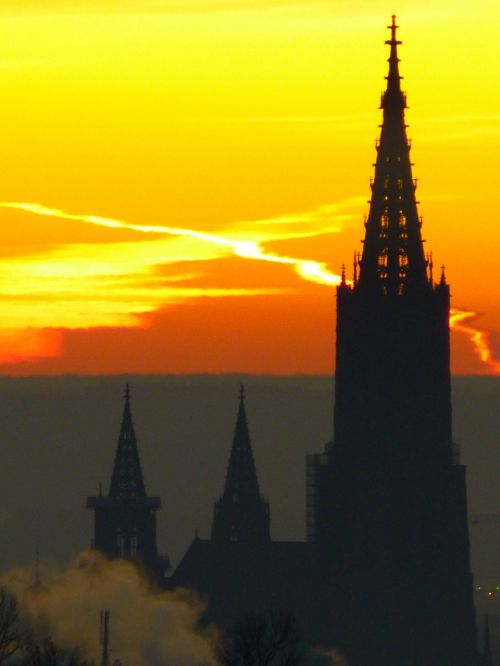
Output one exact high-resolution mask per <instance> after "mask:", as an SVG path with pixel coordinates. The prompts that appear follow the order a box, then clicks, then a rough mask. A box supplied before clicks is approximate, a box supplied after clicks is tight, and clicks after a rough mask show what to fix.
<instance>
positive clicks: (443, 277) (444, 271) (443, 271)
mask: <svg viewBox="0 0 500 666" xmlns="http://www.w3.org/2000/svg"><path fill="white" fill-rule="evenodd" d="M439 282H440V284H446V266H445V265H444V264H443V265H442V266H441V280H440V281H439Z"/></svg>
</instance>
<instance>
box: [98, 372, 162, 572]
mask: <svg viewBox="0 0 500 666" xmlns="http://www.w3.org/2000/svg"><path fill="white" fill-rule="evenodd" d="M87 508H88V509H92V510H93V511H94V541H93V547H94V548H96V549H97V550H100V551H102V552H103V553H105V554H106V555H108V556H109V557H123V558H126V559H130V560H132V561H134V562H137V564H139V566H140V567H141V568H143V569H144V570H145V571H146V572H147V573H148V574H149V575H150V576H152V577H153V578H154V579H159V578H161V575H162V569H163V570H164V569H165V568H168V558H165V557H159V556H158V552H157V547H156V511H157V510H158V509H159V508H160V498H159V497H148V496H147V495H146V488H145V485H144V479H143V476H142V469H141V462H140V460H139V451H138V449H137V441H136V438H135V431H134V424H133V422H132V413H131V411H130V391H129V387H128V385H127V387H126V390H125V407H124V410H123V419H122V425H121V430H120V436H119V438H118V447H117V450H116V455H115V462H114V466H113V474H112V477H111V484H110V488H109V494H108V495H102V494H99V496H97V497H88V498H87Z"/></svg>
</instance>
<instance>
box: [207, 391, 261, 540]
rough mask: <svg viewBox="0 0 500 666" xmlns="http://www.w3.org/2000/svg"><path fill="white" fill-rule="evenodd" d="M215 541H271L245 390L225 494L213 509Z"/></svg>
mask: <svg viewBox="0 0 500 666" xmlns="http://www.w3.org/2000/svg"><path fill="white" fill-rule="evenodd" d="M212 539H213V540H214V541H217V542H219V543H228V542H244V543H247V544H251V543H253V544H256V543H264V542H268V541H269V504H268V503H267V502H266V501H265V500H264V499H263V498H262V497H261V495H260V491H259V482H258V480H257V472H256V469H255V462H254V458H253V452H252V444H251V441H250V433H249V432H248V424H247V417H246V412H245V390H244V388H243V386H242V387H241V389H240V402H239V407H238V415H237V417H236V427H235V430H234V436H233V443H232V446H231V453H230V455H229V464H228V466H227V473H226V481H225V484H224V493H223V495H222V497H221V498H220V499H219V500H218V501H217V502H216V503H215V506H214V521H213V525H212Z"/></svg>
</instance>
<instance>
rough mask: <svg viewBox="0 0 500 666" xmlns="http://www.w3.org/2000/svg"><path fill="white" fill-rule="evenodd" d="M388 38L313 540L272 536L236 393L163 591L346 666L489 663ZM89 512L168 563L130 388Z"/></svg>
mask: <svg viewBox="0 0 500 666" xmlns="http://www.w3.org/2000/svg"><path fill="white" fill-rule="evenodd" d="M390 30H391V38H390V39H389V40H388V41H387V42H386V44H388V45H389V46H390V57H389V61H388V62H389V73H388V76H387V77H386V79H387V87H386V90H385V92H384V93H383V95H382V100H381V108H382V110H383V123H382V125H381V133H380V140H379V141H378V142H377V157H376V163H375V165H374V166H375V176H374V179H373V182H372V185H371V187H372V196H371V201H370V211H369V215H368V218H367V220H366V222H365V239H364V246H363V253H362V255H361V256H360V255H358V254H356V255H355V259H354V274H353V280H352V282H348V281H347V279H346V275H345V270H343V274H342V282H341V284H340V285H339V287H338V288H337V343H336V344H337V346H336V361H337V363H336V367H337V369H336V386H335V408H334V441H333V442H331V443H329V444H327V445H326V447H325V450H324V452H323V453H321V454H319V455H311V456H308V459H307V541H306V542H274V541H272V540H271V539H270V511H269V505H268V503H267V502H266V501H265V500H264V499H263V497H262V496H261V494H260V490H259V483H258V478H257V472H256V468H255V462H254V457H253V452H252V446H251V440H250V434H249V428H248V423H247V417H246V413H245V401H244V393H243V390H242V391H241V394H240V399H239V407H238V414H237V419H236V427H235V432H234V437H233V442H232V447H231V452H230V456H229V464H228V468H227V474H226V480H225V486H224V491H223V494H222V496H221V498H220V499H219V500H218V501H217V502H216V503H215V506H214V518H213V526H212V534H211V538H210V539H207V540H203V539H200V538H199V537H198V536H196V538H195V539H194V541H193V543H192V544H191V546H190V547H189V549H188V551H187V553H186V554H185V555H184V557H183V558H182V560H181V562H180V564H179V565H178V567H177V569H176V570H175V572H174V574H173V576H172V577H171V578H170V579H169V580H168V581H167V582H166V585H168V586H169V587H175V586H187V587H193V588H195V589H197V590H198V591H199V592H200V593H201V594H202V595H203V596H205V597H206V598H207V600H208V610H207V614H206V617H205V619H206V620H213V621H215V622H216V623H217V624H219V626H221V627H227V626H229V625H231V624H232V623H233V622H234V621H235V620H237V619H238V618H239V617H240V616H241V615H242V614H243V613H245V612H250V611H252V612H255V611H262V612H265V611H267V610H269V609H272V608H274V609H278V610H285V611H289V612H292V613H293V614H295V615H296V616H297V619H298V621H299V624H300V625H301V627H302V631H303V635H304V638H305V641H306V643H307V644H309V645H310V646H323V647H326V648H336V649H338V650H340V652H341V653H343V654H345V655H346V656H347V659H348V663H349V666H410V665H411V666H479V664H480V663H483V664H487V666H491V651H490V647H489V633H488V631H489V630H488V627H487V628H486V634H485V649H484V659H483V660H482V661H481V657H480V655H479V651H478V648H477V640H476V623H475V612H474V606H473V592H472V591H473V585H472V575H471V571H470V562H469V540H468V525H467V506H466V488H465V468H464V466H463V465H461V464H460V460H459V455H458V448H457V447H456V446H455V445H454V444H453V441H452V432H451V389H450V359H449V355H450V349H449V346H450V343H449V308H450V290H449V286H448V284H447V282H446V278H445V273H444V269H443V270H442V272H441V275H440V278H439V280H438V281H437V282H435V281H434V277H433V264H432V257H431V255H430V254H428V255H427V256H426V254H425V252H424V246H423V242H424V241H423V240H422V237H421V224H422V221H421V219H420V217H419V215H418V211H417V201H416V197H415V191H416V181H415V180H414V179H413V176H412V164H411V161H410V142H409V140H408V138H407V135H406V124H405V109H406V96H405V94H404V93H403V92H402V90H401V77H400V75H399V65H398V63H399V59H398V53H397V47H398V45H399V44H400V43H401V42H399V41H398V40H397V38H396V30H397V26H396V24H395V17H393V21H392V25H391V26H390ZM87 505H88V507H89V508H92V509H93V510H94V511H95V518H96V528H95V546H96V547H97V548H99V549H100V550H103V551H104V552H106V553H108V554H109V555H111V556H125V557H130V558H137V559H139V560H140V561H142V562H143V563H144V565H145V566H146V568H147V569H149V570H150V571H157V570H158V562H159V559H158V556H157V551H156V533H155V511H156V510H157V509H158V508H159V499H158V498H148V497H147V496H146V491H145V488H144V482H143V479H142V472H141V468H140V463H139V456H138V452H137V445H136V441H135V435H134V430H133V426H132V418H131V415H130V404H129V395H128V391H127V394H126V400H125V412H124V417H123V425H122V431H121V434H120V439H119V443H118V451H117V455H116V460H115V468H114V471H113V478H112V481H111V487H110V492H109V495H108V496H106V497H101V496H99V497H92V498H89V500H88V504H87Z"/></svg>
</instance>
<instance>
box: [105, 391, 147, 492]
mask: <svg viewBox="0 0 500 666" xmlns="http://www.w3.org/2000/svg"><path fill="white" fill-rule="evenodd" d="M109 494H110V496H111V497H146V489H145V486H144V479H143V476H142V469H141V462H140V459H139V451H138V449H137V441H136V438H135V431H134V424H133V421H132V412H131V410H130V388H129V385H128V384H127V385H126V387H125V406H124V409H123V418H122V425H121V429H120V436H119V438H118V446H117V449H116V455H115V463H114V467H113V475H112V477H111V485H110V489H109Z"/></svg>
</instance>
